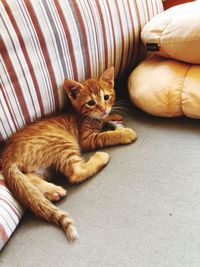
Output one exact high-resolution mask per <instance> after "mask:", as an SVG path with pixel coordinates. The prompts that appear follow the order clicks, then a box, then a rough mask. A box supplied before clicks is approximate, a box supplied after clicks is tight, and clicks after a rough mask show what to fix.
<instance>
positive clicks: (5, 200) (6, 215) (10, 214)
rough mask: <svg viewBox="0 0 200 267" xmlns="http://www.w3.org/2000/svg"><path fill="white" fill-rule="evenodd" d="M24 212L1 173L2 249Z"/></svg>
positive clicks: (0, 212) (0, 230) (0, 229)
mask: <svg viewBox="0 0 200 267" xmlns="http://www.w3.org/2000/svg"><path fill="white" fill-rule="evenodd" d="M22 214H23V210H22V207H21V206H20V205H19V204H18V203H17V201H16V200H15V199H14V198H13V196H12V194H11V193H10V191H9V190H8V189H7V188H6V185H5V182H4V179H3V176H2V174H1V173H0V250H1V248H2V247H3V246H4V244H5V243H6V241H7V240H8V238H9V237H10V236H11V234H12V233H13V231H14V230H15V228H16V227H17V225H18V223H19V220H20V219H21V217H22Z"/></svg>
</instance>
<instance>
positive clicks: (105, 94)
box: [64, 67, 115, 119]
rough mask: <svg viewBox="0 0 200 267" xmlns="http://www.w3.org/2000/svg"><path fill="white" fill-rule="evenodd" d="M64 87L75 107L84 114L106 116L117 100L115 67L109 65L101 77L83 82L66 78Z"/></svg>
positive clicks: (98, 117)
mask: <svg viewBox="0 0 200 267" xmlns="http://www.w3.org/2000/svg"><path fill="white" fill-rule="evenodd" d="M64 88H65V90H66V92H67V96H68V98H69V100H70V101H71V103H72V105H73V106H74V108H75V109H76V110H77V111H78V112H79V113H81V114H82V115H84V116H89V117H92V118H96V119H104V118H106V117H107V116H108V115H109V113H110V111H111V108H112V105H113V103H114V101H115V91H114V67H109V68H108V69H107V70H105V71H104V73H103V74H102V75H101V77H100V78H93V79H88V80H85V81H83V82H81V83H79V82H76V81H73V80H65V82H64Z"/></svg>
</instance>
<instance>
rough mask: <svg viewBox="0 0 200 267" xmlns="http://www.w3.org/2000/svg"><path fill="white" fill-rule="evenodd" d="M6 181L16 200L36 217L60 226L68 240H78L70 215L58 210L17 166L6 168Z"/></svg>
mask: <svg viewBox="0 0 200 267" xmlns="http://www.w3.org/2000/svg"><path fill="white" fill-rule="evenodd" d="M5 169H6V171H5V174H6V175H5V176H6V177H5V180H6V183H7V185H8V187H9V189H10V190H11V191H12V192H13V193H14V196H15V197H16V199H18V200H19V202H21V203H22V204H24V205H25V206H26V207H27V208H29V209H30V210H31V211H32V212H33V213H34V214H35V215H36V216H38V217H40V218H42V219H45V220H47V221H49V222H54V223H56V224H59V225H60V226H61V227H62V228H63V230H64V232H65V233H66V235H67V238H68V240H70V241H73V240H75V239H76V238H77V236H78V235H77V232H76V229H75V227H74V226H73V221H72V220H71V219H70V218H69V216H68V214H67V213H65V212H64V211H62V210H60V209H58V208H57V207H56V206H54V205H53V204H52V203H51V202H50V201H49V200H47V199H46V198H45V197H44V195H43V194H42V193H41V192H40V191H39V190H38V189H37V188H36V187H35V186H34V185H33V184H32V183H31V182H30V181H29V179H28V178H27V176H26V175H25V174H23V173H22V172H21V171H20V170H19V168H18V167H17V165H16V164H12V165H11V166H9V168H5Z"/></svg>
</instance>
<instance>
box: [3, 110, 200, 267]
mask: <svg viewBox="0 0 200 267" xmlns="http://www.w3.org/2000/svg"><path fill="white" fill-rule="evenodd" d="M126 124H127V125H128V126H130V127H132V128H134V129H135V130H136V132H137V134H138V140H137V141H136V142H135V143H134V144H131V145H128V146H118V147H113V148H108V149H104V151H107V152H109V153H110V156H111V159H110V162H109V164H108V165H107V167H106V168H105V169H103V171H101V173H99V174H98V175H96V176H95V177H93V178H92V179H90V180H89V181H87V182H85V183H83V184H81V185H78V186H73V187H70V188H69V191H68V196H67V198H66V199H64V200H62V201H61V202H60V203H58V206H60V207H61V208H63V209H65V210H67V211H68V212H69V214H70V215H71V217H73V218H74V220H75V222H76V226H77V230H78V233H79V235H80V238H79V240H77V241H76V242H75V243H74V244H69V243H68V241H67V239H66V237H65V235H64V233H63V232H62V231H61V230H60V229H58V228H57V227H56V226H53V225H50V224H47V223H46V222H43V221H41V220H39V219H37V218H35V217H34V216H33V215H31V214H29V213H28V214H27V215H26V216H25V217H24V219H23V220H22V222H21V223H20V225H19V227H18V228H17V230H16V231H15V233H14V235H13V236H12V238H11V239H10V241H9V242H8V243H7V245H6V246H5V248H4V249H3V251H2V253H1V255H0V266H1V267H15V266H19V267H29V266H30V267H43V266H44V267H46V266H57V267H60V266H67V267H68V266H69V267H71V266H72V267H73V266H75V267H76V266H81V267H82V266H83V267H84V266H94V267H96V266H97V267H98V266H99V267H100V266H115V267H117V266H120V267H121V266H136V267H137V266H138V267H187V266H188V267H191V266H192V267H194V266H195V267H198V266H200V171H199V169H200V164H199V161H200V127H199V121H195V120H189V119H186V118H178V119H164V118H154V117H151V116H148V115H147V114H143V113H140V112H138V111H135V112H133V113H132V114H129V115H128V116H127V117H126Z"/></svg>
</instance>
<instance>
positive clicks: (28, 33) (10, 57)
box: [0, 0, 162, 140]
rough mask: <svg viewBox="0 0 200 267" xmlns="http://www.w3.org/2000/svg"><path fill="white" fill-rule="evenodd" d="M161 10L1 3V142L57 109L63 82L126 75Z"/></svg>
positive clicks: (59, 0) (79, 2)
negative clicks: (144, 31) (110, 71)
mask: <svg viewBox="0 0 200 267" xmlns="http://www.w3.org/2000/svg"><path fill="white" fill-rule="evenodd" d="M161 10H162V4H161V1H160V0H150V1H147V0H127V1H121V0H99V1H94V0H76V1H64V0H54V1H53V0H48V1H39V0H29V1H21V0H2V1H0V14H1V18H0V34H1V38H2V39H1V40H0V51H1V55H0V56H1V57H0V114H1V115H0V116H1V117H0V140H6V139H7V138H8V137H9V136H10V135H12V134H13V133H14V132H16V131H17V130H18V129H20V128H21V127H22V126H24V125H25V124H26V123H29V122H31V121H33V120H35V119H38V118H40V117H41V116H44V115H47V114H51V113H54V112H55V111H57V110H60V109H61V108H62V107H63V106H64V96H63V90H62V84H63V80H64V78H65V77H67V78H70V79H75V80H79V81H81V80H83V79H85V78H88V77H92V76H96V75H99V74H101V73H102V72H103V71H104V70H105V68H107V67H108V66H110V65H114V66H115V71H116V76H117V75H118V74H123V73H124V72H127V71H128V70H131V69H132V68H133V66H134V65H135V64H136V63H137V62H138V61H139V60H140V59H141V58H142V57H143V56H144V50H143V49H142V47H141V44H140V41H139V35H140V30H141V27H142V26H143V25H144V24H145V23H146V22H147V21H149V20H150V19H151V18H152V17H153V16H154V15H156V14H157V13H158V12H159V11H161Z"/></svg>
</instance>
